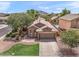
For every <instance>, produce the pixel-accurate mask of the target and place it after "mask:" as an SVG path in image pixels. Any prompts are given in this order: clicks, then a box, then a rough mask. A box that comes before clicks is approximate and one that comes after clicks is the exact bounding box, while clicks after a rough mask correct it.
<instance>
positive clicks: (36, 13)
mask: <svg viewBox="0 0 79 59" xmlns="http://www.w3.org/2000/svg"><path fill="white" fill-rule="evenodd" d="M26 14H28V15H29V16H31V17H32V18H33V19H36V18H37V17H38V15H39V12H38V11H37V10H34V9H30V10H27V12H26Z"/></svg>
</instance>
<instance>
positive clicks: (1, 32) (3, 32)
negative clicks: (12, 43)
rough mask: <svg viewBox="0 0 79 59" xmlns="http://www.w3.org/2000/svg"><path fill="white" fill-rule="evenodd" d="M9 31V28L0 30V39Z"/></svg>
mask: <svg viewBox="0 0 79 59" xmlns="http://www.w3.org/2000/svg"><path fill="white" fill-rule="evenodd" d="M10 31H11V28H10V27H9V26H7V27H4V28H2V29H0V37H2V36H3V35H5V34H7V33H8V32H10Z"/></svg>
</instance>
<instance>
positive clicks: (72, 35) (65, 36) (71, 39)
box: [60, 30, 79, 47]
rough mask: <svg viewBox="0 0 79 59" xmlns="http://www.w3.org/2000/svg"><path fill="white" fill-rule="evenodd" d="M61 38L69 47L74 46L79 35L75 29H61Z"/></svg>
mask: <svg viewBox="0 0 79 59" xmlns="http://www.w3.org/2000/svg"><path fill="white" fill-rule="evenodd" d="M60 36H61V39H62V41H63V42H64V43H65V44H68V45H69V46H70V47H76V46H77V43H78V39H79V35H78V34H77V33H76V31H75V30H69V31H63V32H61V35H60Z"/></svg>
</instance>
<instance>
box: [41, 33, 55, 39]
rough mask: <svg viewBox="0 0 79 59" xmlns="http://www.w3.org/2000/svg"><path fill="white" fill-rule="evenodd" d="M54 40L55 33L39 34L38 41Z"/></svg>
mask: <svg viewBox="0 0 79 59" xmlns="http://www.w3.org/2000/svg"><path fill="white" fill-rule="evenodd" d="M54 38H55V33H51V32H43V33H40V39H54Z"/></svg>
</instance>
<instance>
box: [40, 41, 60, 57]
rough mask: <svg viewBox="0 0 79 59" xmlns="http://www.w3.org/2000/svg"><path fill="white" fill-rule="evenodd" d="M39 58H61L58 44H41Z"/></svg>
mask: <svg viewBox="0 0 79 59" xmlns="http://www.w3.org/2000/svg"><path fill="white" fill-rule="evenodd" d="M39 47H40V48H39V56H60V55H61V54H60V52H59V48H58V46H57V43H56V42H39Z"/></svg>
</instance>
